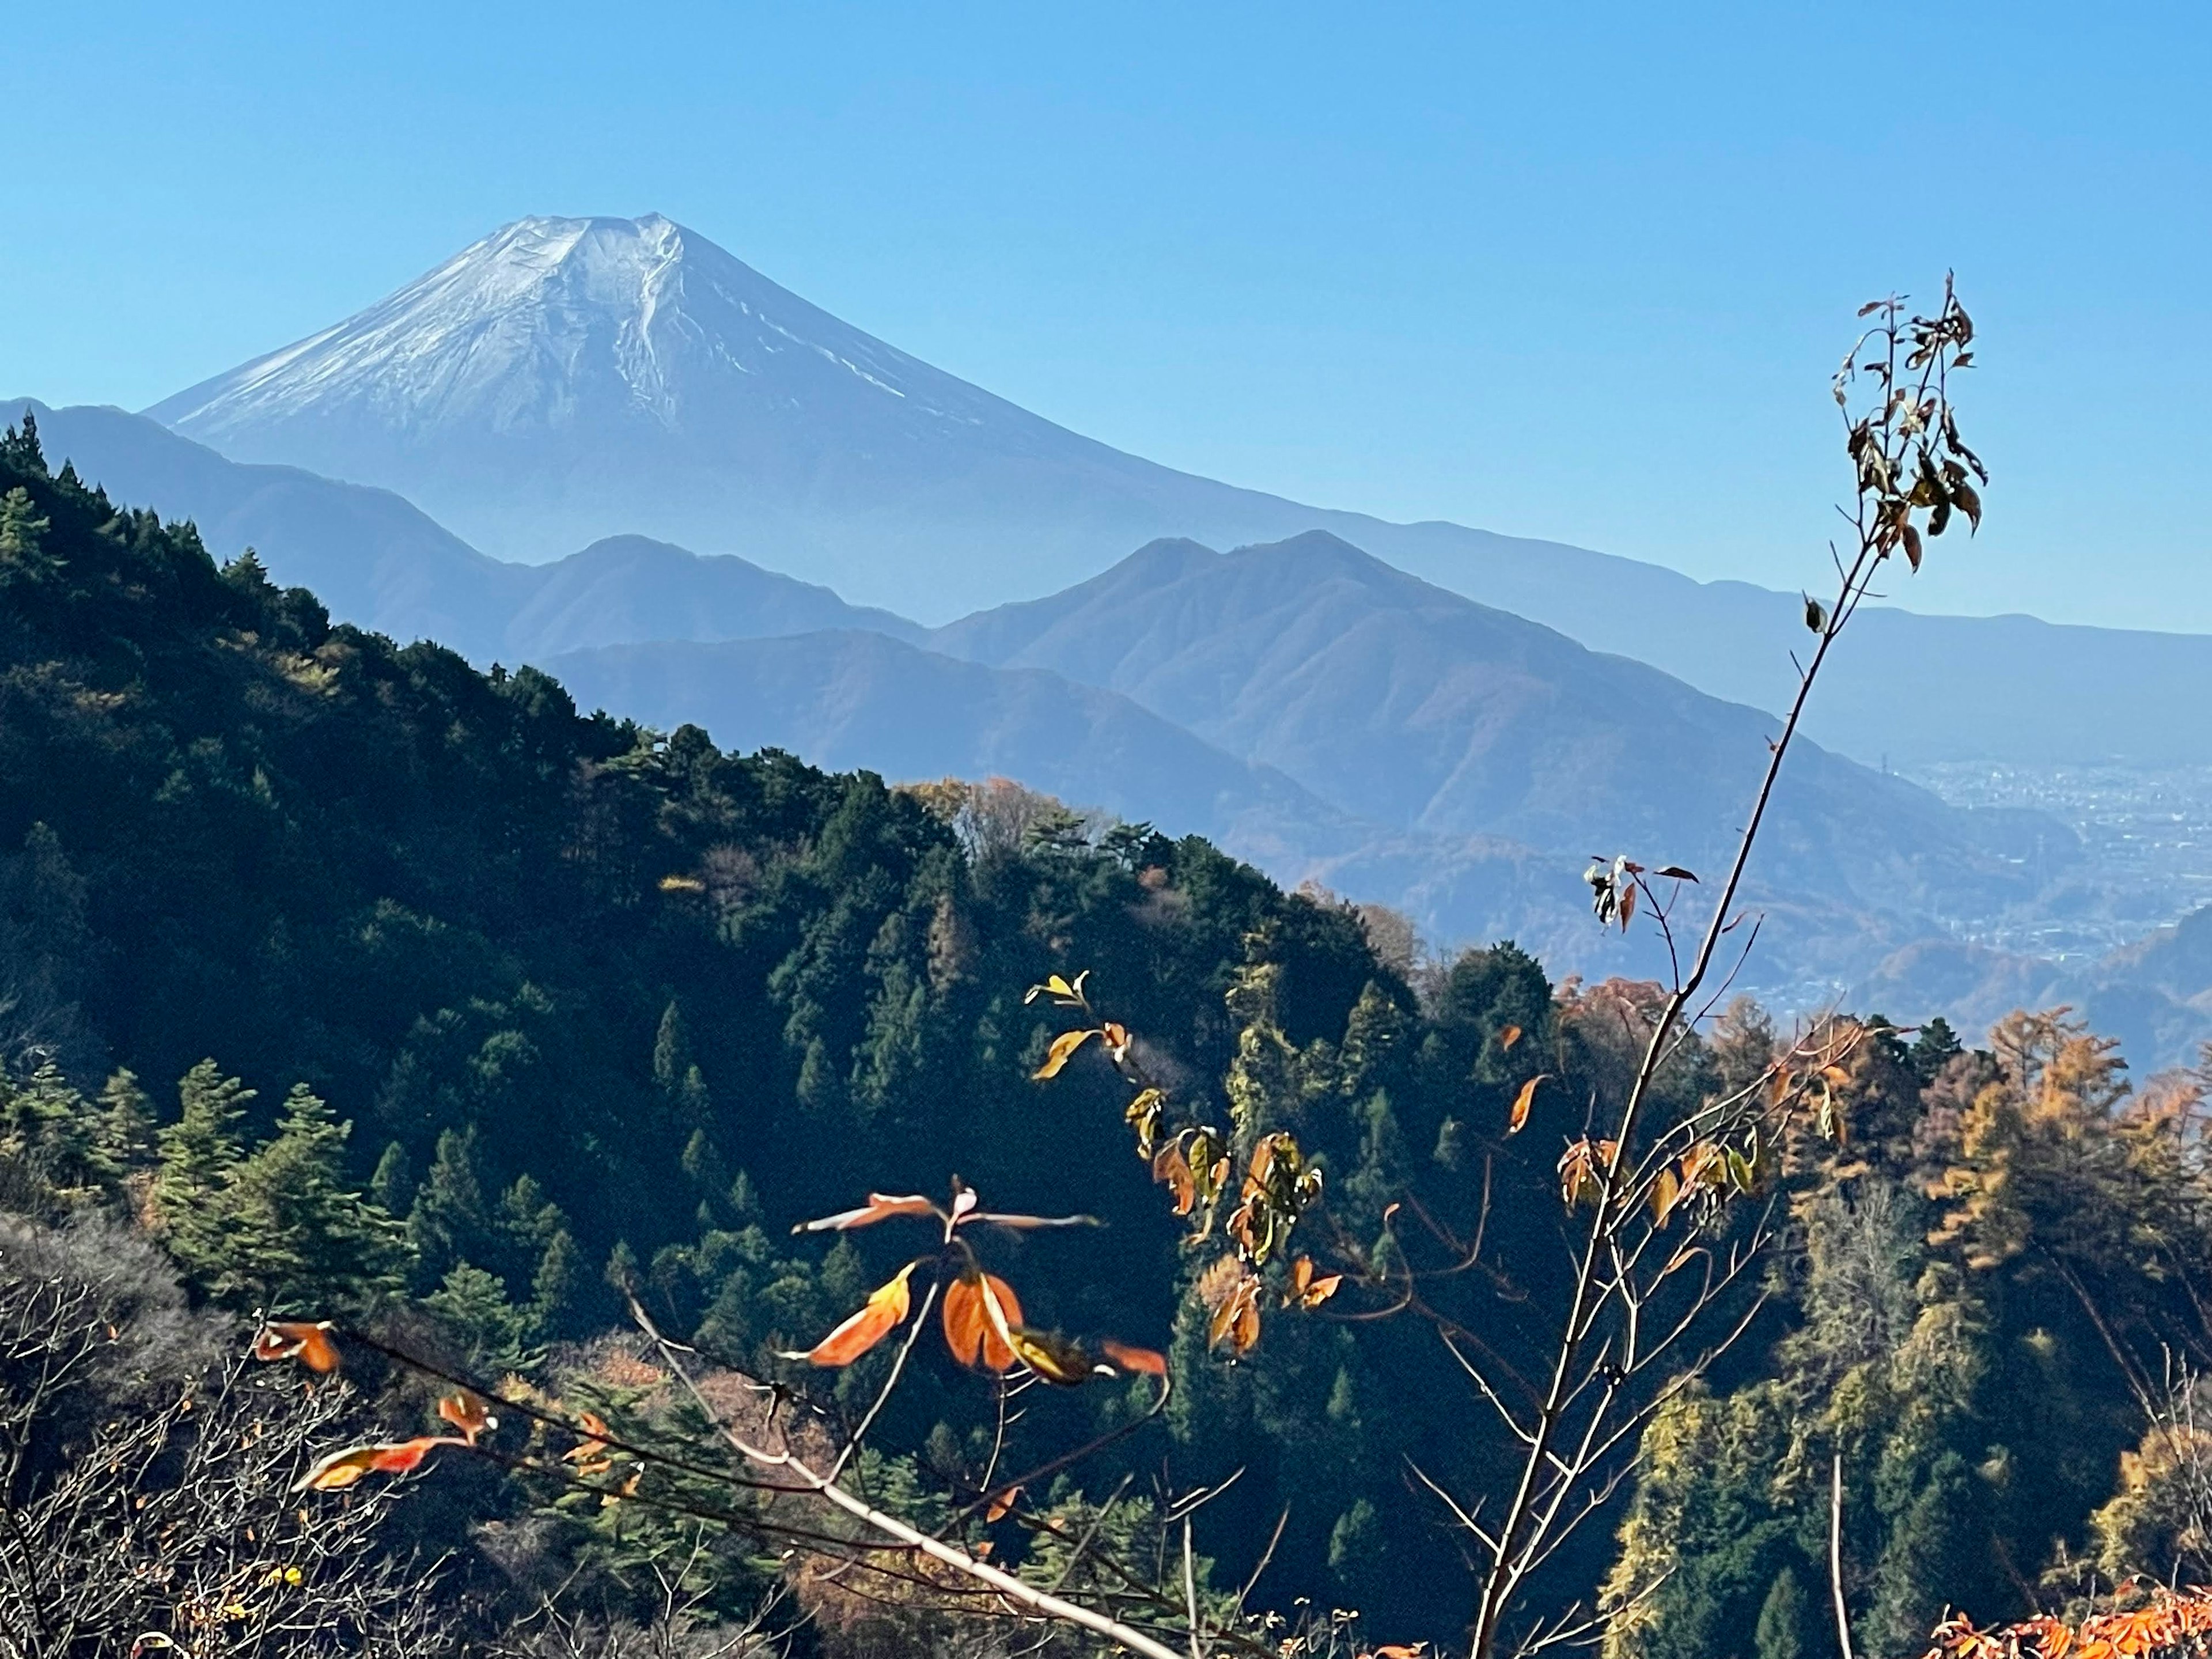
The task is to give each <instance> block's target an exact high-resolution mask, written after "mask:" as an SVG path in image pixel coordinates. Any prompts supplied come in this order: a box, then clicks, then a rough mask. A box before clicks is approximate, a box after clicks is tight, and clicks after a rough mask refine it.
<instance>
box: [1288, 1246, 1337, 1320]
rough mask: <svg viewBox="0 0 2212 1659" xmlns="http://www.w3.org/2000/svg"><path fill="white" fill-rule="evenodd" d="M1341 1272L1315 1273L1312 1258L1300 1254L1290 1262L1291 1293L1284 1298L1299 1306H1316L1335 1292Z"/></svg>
mask: <svg viewBox="0 0 2212 1659" xmlns="http://www.w3.org/2000/svg"><path fill="white" fill-rule="evenodd" d="M1342 1283H1344V1275H1343V1274H1342V1273H1326V1274H1316V1273H1315V1272H1314V1264H1313V1258H1312V1257H1311V1256H1310V1255H1302V1256H1300V1257H1299V1258H1298V1259H1297V1261H1293V1262H1292V1263H1291V1294H1290V1296H1289V1297H1287V1298H1286V1300H1288V1301H1290V1302H1291V1303H1294V1304H1297V1306H1299V1307H1301V1308H1318V1307H1319V1306H1321V1304H1322V1303H1324V1302H1326V1301H1328V1299H1329V1297H1333V1296H1334V1295H1335V1294H1336V1287H1337V1286H1338V1285H1341V1284H1342Z"/></svg>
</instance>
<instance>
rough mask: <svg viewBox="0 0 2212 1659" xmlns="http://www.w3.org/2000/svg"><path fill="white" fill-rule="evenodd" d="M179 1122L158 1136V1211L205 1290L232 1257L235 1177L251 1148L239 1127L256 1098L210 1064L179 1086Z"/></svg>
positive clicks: (173, 1251)
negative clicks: (231, 1191) (232, 1177)
mask: <svg viewBox="0 0 2212 1659" xmlns="http://www.w3.org/2000/svg"><path fill="white" fill-rule="evenodd" d="M177 1096H178V1102H179V1107H180V1110H179V1115H178V1118H177V1121H175V1122H174V1123H172V1124H170V1125H169V1126H168V1127H167V1128H165V1129H163V1130H162V1131H161V1133H160V1134H159V1135H158V1136H156V1137H155V1140H156V1144H157V1146H159V1149H160V1153H159V1157H160V1162H159V1165H158V1168H157V1170H156V1171H155V1177H154V1210H155V1215H156V1217H157V1218H159V1222H160V1225H161V1229H162V1231H163V1233H164V1235H165V1240H164V1242H165V1243H167V1245H168V1248H169V1254H170V1255H173V1256H175V1257H176V1259H177V1263H178V1265H179V1267H183V1268H184V1270H185V1273H186V1274H187V1275H189V1276H190V1277H191V1278H192V1279H194V1280H195V1281H196V1282H197V1283H199V1284H201V1285H206V1284H207V1283H208V1281H209V1279H210V1276H212V1275H213V1274H215V1273H220V1272H221V1271H222V1265H223V1263H224V1261H226V1260H227V1259H228V1256H229V1254H230V1231H231V1229H230V1210H229V1206H228V1203H227V1202H226V1201H225V1200H226V1198H227V1195H228V1178H229V1176H230V1175H231V1172H232V1171H233V1170H235V1169H236V1168H237V1166H238V1164H239V1161H240V1158H243V1157H244V1155H245V1153H244V1149H243V1148H242V1147H241V1146H240V1143H239V1134H238V1128H239V1123H240V1120H242V1119H243V1118H244V1117H245V1115H246V1107H247V1105H248V1104H249V1103H251V1102H252V1099H253V1097H254V1091H252V1090H251V1089H249V1088H247V1087H246V1085H245V1084H243V1083H241V1082H240V1080H239V1079H236V1078H234V1077H231V1078H227V1077H225V1076H223V1075H222V1072H221V1071H220V1070H218V1069H217V1067H216V1063H215V1061H213V1060H202V1061H200V1063H199V1064H198V1065H197V1066H193V1067H192V1069H191V1071H189V1072H187V1073H185V1075H184V1079H183V1081H181V1082H180V1083H179V1085H177Z"/></svg>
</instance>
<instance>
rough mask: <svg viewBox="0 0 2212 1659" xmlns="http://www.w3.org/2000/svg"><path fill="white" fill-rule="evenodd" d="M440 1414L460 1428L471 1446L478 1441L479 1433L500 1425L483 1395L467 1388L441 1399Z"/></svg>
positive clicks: (463, 1436)
mask: <svg viewBox="0 0 2212 1659" xmlns="http://www.w3.org/2000/svg"><path fill="white" fill-rule="evenodd" d="M438 1415H439V1416H440V1417H441V1418H443V1419H445V1420H446V1421H447V1422H448V1423H450V1424H452V1425H453V1426H454V1427H455V1428H457V1429H459V1431H461V1437H462V1438H463V1439H464V1440H465V1441H467V1442H468V1443H469V1444H471V1446H473V1445H475V1444H476V1443H477V1436H478V1435H480V1434H483V1433H484V1432H485V1431H488V1430H490V1429H495V1428H497V1427H498V1426H499V1419H497V1418H496V1417H494V1416H493V1415H492V1414H491V1412H490V1411H489V1408H487V1407H485V1405H484V1402H483V1398H482V1396H481V1395H475V1394H471V1393H469V1392H468V1391H467V1390H465V1389H464V1390H463V1391H462V1392H461V1393H459V1394H449V1395H446V1396H445V1397H444V1398H443V1399H441V1400H440V1401H438Z"/></svg>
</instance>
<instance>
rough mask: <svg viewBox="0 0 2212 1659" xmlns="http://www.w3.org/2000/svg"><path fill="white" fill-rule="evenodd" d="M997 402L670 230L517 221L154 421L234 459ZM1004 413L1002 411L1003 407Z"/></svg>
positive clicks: (609, 222) (628, 223)
mask: <svg viewBox="0 0 2212 1659" xmlns="http://www.w3.org/2000/svg"><path fill="white" fill-rule="evenodd" d="M801 398H813V399H816V400H823V399H826V400H829V402H831V403H833V404H851V405H854V406H855V412H859V411H862V410H867V409H868V408H869V407H870V406H871V405H890V406H893V407H896V406H898V405H907V404H910V405H911V407H912V408H913V409H914V410H916V411H917V412H919V413H921V414H922V415H923V416H927V417H934V418H936V419H938V420H940V421H945V422H952V423H955V424H961V423H965V424H975V423H977V422H980V421H981V419H982V418H983V414H984V410H985V407H986V405H988V404H992V403H994V402H995V401H996V400H995V399H994V398H989V397H988V396H987V394H985V393H983V392H978V391H976V390H975V388H974V387H972V386H967V385H965V384H963V382H961V381H958V380H954V379H952V378H951V376H950V375H945V374H939V373H937V371H935V370H934V369H933V368H930V367H929V366H928V365H927V364H926V363H921V362H915V360H914V359H913V358H911V357H908V356H906V355H905V354H904V353H903V352H900V351H896V350H894V349H891V348H890V346H887V345H885V344H884V343H882V342H881V341H880V340H874V339H871V338H870V337H868V336H866V335H865V334H863V333H861V332H860V331H858V330H857V329H852V328H848V327H847V326H846V325H844V324H842V323H841V322H839V321H838V320H837V319H836V318H835V317H832V316H830V315H829V314H828V313H826V312H823V311H818V310H817V309H816V308H815V307H812V306H811V305H808V304H807V303H806V301H804V300H802V299H800V298H799V297H798V295H794V294H791V293H788V292H787V291H786V290H784V289H781V288H778V287H777V286H776V285H775V283H771V282H769V280H768V279H767V278H766V277H764V276H761V275H760V273H759V272H757V271H756V270H753V269H751V267H750V266H748V265H745V264H741V263H740V262H739V261H738V260H736V259H734V258H731V257H730V255H728V254H727V253H726V252H723V251H722V250H721V249H720V248H719V247H716V246H714V244H713V243H712V242H709V241H708V240H706V239H705V238H704V237H702V236H697V235H695V234H692V233H690V232H689V231H686V230H685V229H684V228H683V227H682V226H681V225H679V224H677V223H676V222H674V221H673V220H670V219H665V218H663V217H662V216H660V215H659V214H657V213H649V214H647V215H646V216H644V217H643V218H641V219H550V218H532V219H519V220H517V221H516V222H514V223H513V224H511V225H507V226H506V227H504V228H501V229H499V230H497V231H495V232H493V233H492V234H490V235H489V236H487V237H485V238H484V239H483V240H482V241H480V242H477V243H476V244H475V245H474V246H471V247H469V248H466V249H464V250H463V251H462V252H460V253H459V254H457V255H456V256H455V257H454V258H451V259H449V260H447V262H446V263H445V264H442V265H441V266H439V267H438V268H437V269H436V270H433V271H431V272H430V273H429V274H428V276H422V277H418V278H417V279H416V281H414V282H412V283H409V284H408V285H407V286H406V287H405V288H403V289H400V290H399V291H398V293H397V294H394V295H392V296H391V297H390V298H388V299H386V300H383V301H379V302H378V303H377V304H375V305H374V306H371V307H369V308H368V310H366V311H363V312H361V313H358V314H356V315H355V316H353V317H349V318H348V319H346V320H345V321H344V322H343V323H340V324H338V325H337V326H336V327H334V328H328V329H325V330H324V331H322V332H321V333H319V334H316V335H313V336H310V337H308V338H307V339H305V340H302V341H301V342H300V343H298V344H296V345H291V346H287V347H285V348H284V349H283V350H282V351H275V352H271V353H270V355H269V356H266V357H262V358H258V359H256V360H255V361H254V362H250V363H247V364H246V365H244V366H243V367H242V368H234V369H233V370H231V372H230V373H228V374H222V375H218V376H217V377H216V379H214V380H208V381H205V382H204V383H203V384H201V385H199V386H194V387H192V388H191V390H190V391H188V392H179V393H178V394H177V395H176V396H175V397H173V398H169V399H168V400H167V402H165V403H163V404H160V405H159V406H157V407H156V408H155V409H153V410H149V411H148V412H149V413H150V414H152V415H153V416H155V417H156V418H157V419H160V420H161V421H164V422H167V424H169V425H171V426H173V427H175V428H178V429H179V430H180V431H183V432H185V433H188V434H190V435H191V436H193V437H196V438H199V439H201V440H203V441H208V442H210V443H214V444H216V445H217V446H218V447H238V448H252V447H255V445H256V442H257V440H256V436H255V435H256V434H258V433H259V432H262V431H264V430H265V429H266V428H269V427H270V425H271V424H272V423H275V422H289V421H294V420H307V421H310V422H318V423H330V422H337V421H340V420H346V419H350V420H353V421H358V422H367V423H371V424H374V425H377V426H384V427H388V428H391V430H392V433H393V435H395V436H396V437H397V438H398V439H399V440H400V441H401V442H402V443H403V444H404V443H409V442H411V443H413V444H416V445H420V446H423V447H428V446H430V445H434V444H442V443H447V442H451V441H453V440H454V439H456V438H468V437H474V436H477V435H482V434H484V433H487V432H498V433H509V432H516V431H526V430H527V431H538V432H543V433H559V432H562V431H592V430H595V429H597V428H601V427H603V426H604V425H605V424H606V423H610V422H611V423H615V424H617V425H619V424H622V423H639V424H644V425H647V426H650V427H653V428H660V429H662V430H665V431H667V432H670V433H676V434H690V433H693V432H698V431H702V430H703V429H708V428H711V427H712V426H713V425H714V423H716V422H717V421H718V420H723V419H726V418H727V417H728V416H730V415H732V414H734V413H736V412H738V410H742V409H743V408H744V406H745V405H747V404H752V405H757V406H774V405H775V404H779V403H781V404H790V403H792V402H793V401H795V400H798V399H801ZM1001 407H1005V406H1004V405H1001Z"/></svg>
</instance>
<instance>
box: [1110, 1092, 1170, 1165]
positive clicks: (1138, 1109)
mask: <svg viewBox="0 0 2212 1659" xmlns="http://www.w3.org/2000/svg"><path fill="white" fill-rule="evenodd" d="M1167 1103H1168V1097H1167V1096H1166V1095H1165V1094H1164V1092H1162V1091H1160V1090H1158V1089H1139V1091H1137V1094H1136V1097H1135V1098H1134V1099H1133V1100H1131V1101H1130V1103H1129V1104H1128V1108H1127V1110H1125V1111H1124V1112H1123V1113H1122V1114H1121V1117H1122V1121H1124V1122H1126V1123H1127V1124H1129V1125H1130V1126H1131V1127H1133V1128H1134V1129H1135V1130H1136V1132H1137V1156H1138V1157H1139V1158H1150V1157H1151V1156H1152V1151H1153V1147H1154V1146H1155V1144H1156V1143H1157V1142H1158V1139H1159V1133H1160V1115H1161V1114H1162V1112H1164V1110H1165V1109H1166V1108H1167Z"/></svg>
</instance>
